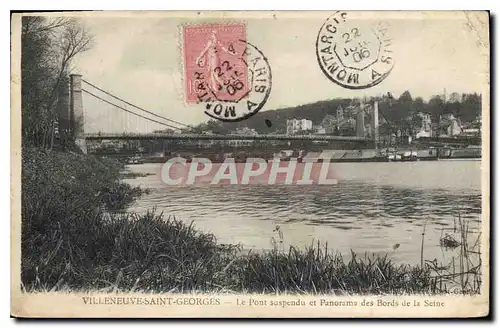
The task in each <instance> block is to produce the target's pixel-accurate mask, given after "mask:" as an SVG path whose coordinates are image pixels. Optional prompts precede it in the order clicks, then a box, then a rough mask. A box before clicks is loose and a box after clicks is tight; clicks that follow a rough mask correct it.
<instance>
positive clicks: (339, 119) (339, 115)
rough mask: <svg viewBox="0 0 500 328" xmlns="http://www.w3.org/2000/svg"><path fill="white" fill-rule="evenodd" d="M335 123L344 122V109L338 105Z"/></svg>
mask: <svg viewBox="0 0 500 328" xmlns="http://www.w3.org/2000/svg"><path fill="white" fill-rule="evenodd" d="M336 114H337V117H336V118H337V122H342V121H343V120H344V108H343V107H342V106H341V105H339V107H337V112H336Z"/></svg>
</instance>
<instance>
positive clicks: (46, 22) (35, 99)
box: [21, 16, 92, 148]
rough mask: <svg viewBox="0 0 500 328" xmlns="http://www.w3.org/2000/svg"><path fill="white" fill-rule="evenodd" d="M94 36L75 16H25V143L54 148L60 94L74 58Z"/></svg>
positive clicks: (23, 36) (22, 84)
mask: <svg viewBox="0 0 500 328" xmlns="http://www.w3.org/2000/svg"><path fill="white" fill-rule="evenodd" d="M91 42H92V37H91V35H90V34H89V33H88V31H87V30H86V29H85V28H84V27H83V26H82V25H80V24H79V22H78V21H77V20H76V19H75V18H66V17H58V18H45V17H41V16H24V17H23V20H22V33H21V44H22V50H21V51H22V52H21V93H22V98H21V99H22V100H21V106H22V137H23V139H22V140H23V145H28V146H40V147H44V148H52V147H53V146H54V139H55V130H56V124H57V123H56V122H57V119H58V117H57V106H64V105H65V104H63V103H62V102H63V99H61V97H59V94H60V93H61V92H63V89H64V88H65V87H66V86H67V83H68V77H67V76H68V73H69V72H70V70H71V62H72V60H73V59H74V58H75V57H76V56H77V55H78V54H80V53H82V52H84V51H86V50H88V49H89V48H90V46H91Z"/></svg>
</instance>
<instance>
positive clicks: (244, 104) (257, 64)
mask: <svg viewBox="0 0 500 328" xmlns="http://www.w3.org/2000/svg"><path fill="white" fill-rule="evenodd" d="M184 63H185V74H186V78H185V80H186V95H187V97H186V100H187V102H188V103H199V104H201V106H203V109H204V112H205V114H207V115H208V116H210V117H213V118H216V119H219V120H221V121H241V120H244V119H246V118H248V117H250V116H252V115H254V114H255V113H257V112H258V111H259V110H260V109H261V108H262V107H263V106H264V104H265V103H266V101H267V99H268V97H269V94H270V92H271V84H272V79H271V68H270V66H269V62H268V60H267V58H266V57H265V56H264V54H263V53H262V52H261V51H260V50H259V49H258V48H257V47H256V46H254V45H253V44H251V43H249V42H247V41H246V33H245V26H244V25H243V24H204V25H197V26H186V27H184Z"/></svg>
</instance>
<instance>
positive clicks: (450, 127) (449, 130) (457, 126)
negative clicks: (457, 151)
mask: <svg viewBox="0 0 500 328" xmlns="http://www.w3.org/2000/svg"><path fill="white" fill-rule="evenodd" d="M461 133H462V124H461V122H460V119H458V118H456V117H455V115H453V114H451V113H448V114H442V115H441V116H440V117H439V136H440V137H453V136H456V135H459V134H461Z"/></svg>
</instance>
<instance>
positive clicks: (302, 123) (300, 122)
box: [286, 118, 312, 134]
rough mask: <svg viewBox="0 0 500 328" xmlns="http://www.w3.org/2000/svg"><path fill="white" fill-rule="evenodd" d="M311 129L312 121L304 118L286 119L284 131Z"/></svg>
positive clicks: (293, 131)
mask: <svg viewBox="0 0 500 328" xmlns="http://www.w3.org/2000/svg"><path fill="white" fill-rule="evenodd" d="M308 130H309V131H310V130H312V121H311V120H306V119H295V118H294V119H291V120H286V133H287V134H295V133H297V132H300V131H308Z"/></svg>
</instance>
